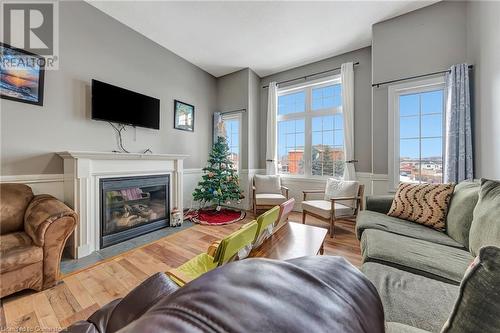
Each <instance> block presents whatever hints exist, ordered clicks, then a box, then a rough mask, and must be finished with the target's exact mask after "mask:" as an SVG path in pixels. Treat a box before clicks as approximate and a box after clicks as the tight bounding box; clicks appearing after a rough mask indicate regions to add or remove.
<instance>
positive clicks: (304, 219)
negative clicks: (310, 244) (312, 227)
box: [302, 210, 306, 224]
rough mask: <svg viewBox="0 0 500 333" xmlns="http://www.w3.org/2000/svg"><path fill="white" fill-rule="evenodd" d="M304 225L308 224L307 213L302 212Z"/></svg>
mask: <svg viewBox="0 0 500 333" xmlns="http://www.w3.org/2000/svg"><path fill="white" fill-rule="evenodd" d="M302 224H306V212H305V211H304V210H303V211H302Z"/></svg>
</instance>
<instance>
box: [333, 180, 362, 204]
mask: <svg viewBox="0 0 500 333" xmlns="http://www.w3.org/2000/svg"><path fill="white" fill-rule="evenodd" d="M358 191H359V182H357V181H355V180H338V179H335V178H328V180H327V181H326V188H325V200H330V199H335V198H341V197H346V198H347V197H348V198H354V197H356V196H357V195H358ZM337 202H338V203H340V204H342V205H344V206H348V207H351V208H356V200H342V201H337Z"/></svg>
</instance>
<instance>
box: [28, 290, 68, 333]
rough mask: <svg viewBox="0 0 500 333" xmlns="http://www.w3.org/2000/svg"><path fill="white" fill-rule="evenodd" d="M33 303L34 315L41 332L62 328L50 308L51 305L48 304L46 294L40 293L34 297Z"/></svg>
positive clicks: (52, 309)
mask: <svg viewBox="0 0 500 333" xmlns="http://www.w3.org/2000/svg"><path fill="white" fill-rule="evenodd" d="M33 303H34V308H35V314H36V316H37V318H38V321H39V322H40V328H41V329H42V330H47V331H50V329H52V328H55V327H58V328H62V327H63V326H61V324H60V322H59V320H58V319H57V316H56V313H55V312H54V308H53V307H52V304H50V302H49V299H48V298H47V294H46V293H44V292H42V293H37V294H36V295H34V296H33Z"/></svg>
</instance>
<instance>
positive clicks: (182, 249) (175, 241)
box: [0, 212, 361, 330]
mask: <svg viewBox="0 0 500 333" xmlns="http://www.w3.org/2000/svg"><path fill="white" fill-rule="evenodd" d="M253 218H254V217H253V214H252V213H251V212H248V213H247V216H246V218H245V219H244V220H242V221H238V222H237V223H233V224H229V225H223V226H207V225H195V226H193V227H191V228H188V229H185V230H182V231H179V232H177V233H175V234H172V235H169V236H167V237H165V238H162V239H160V240H158V241H155V242H153V243H151V244H148V245H146V246H144V247H142V248H138V249H135V250H132V251H129V252H126V253H123V254H121V255H119V256H117V257H115V258H113V259H112V260H109V261H106V262H104V263H101V264H99V265H96V266H94V267H91V268H88V269H85V270H83V271H81V272H78V273H75V274H73V275H69V276H67V277H65V278H64V279H63V283H62V284H59V285H57V286H55V287H53V288H51V289H49V290H46V291H43V292H40V293H34V292H21V293H19V294H17V295H13V296H9V297H5V298H4V299H3V300H2V304H1V306H0V325H2V323H3V324H4V325H5V326H6V327H9V328H10V327H21V328H23V329H26V330H29V329H32V328H33V327H37V326H39V327H42V328H49V327H50V328H51V329H52V328H56V329H57V328H61V327H62V328H63V327H66V326H69V325H71V324H72V323H74V322H75V321H78V320H83V319H86V318H87V317H88V316H90V315H91V314H92V313H93V312H94V311H95V310H97V309H98V308H99V307H102V306H103V305H105V304H107V303H109V302H111V301H112V300H114V299H116V298H118V297H122V296H124V295H125V294H127V293H128V291H129V290H131V289H132V288H134V287H135V286H136V285H138V284H140V283H141V282H142V281H144V280H145V279H147V278H148V277H149V276H151V275H153V274H155V273H156V272H165V271H168V270H169V269H171V268H174V267H177V266H179V265H180V264H182V263H183V262H185V261H187V260H189V259H190V258H192V257H194V256H195V255H197V254H199V253H202V252H205V251H206V250H207V248H208V246H209V245H210V244H211V243H212V242H213V241H215V240H219V239H222V238H223V237H225V236H226V235H229V234H230V233H231V232H233V231H235V230H237V229H238V228H240V227H241V226H242V225H243V224H245V223H247V222H249V221H251V220H252V219H253ZM290 221H293V222H299V223H301V221H302V219H301V214H300V213H292V214H291V216H290ZM307 224H310V225H315V226H318V227H321V228H328V224H327V223H324V222H322V221H320V220H316V219H315V218H313V217H308V218H307ZM324 251H325V255H340V256H343V257H344V258H346V259H347V260H348V261H350V262H351V263H352V264H353V265H355V266H360V265H361V251H360V248H359V241H358V240H357V239H356V236H355V231H354V223H353V222H352V221H338V222H337V223H336V225H335V237H334V238H330V237H329V236H327V237H326V239H325V244H324ZM2 314H3V317H2ZM51 326H54V327H51Z"/></svg>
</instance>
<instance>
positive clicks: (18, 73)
mask: <svg viewBox="0 0 500 333" xmlns="http://www.w3.org/2000/svg"><path fill="white" fill-rule="evenodd" d="M0 55H1V63H0V97H1V98H4V99H9V100H12V101H16V102H22V103H28V104H34V105H40V106H41V105H43V80H44V64H45V59H44V58H43V57H41V56H39V55H36V54H33V53H30V52H27V51H24V50H21V49H17V48H14V47H11V46H10V45H7V44H4V43H0Z"/></svg>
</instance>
